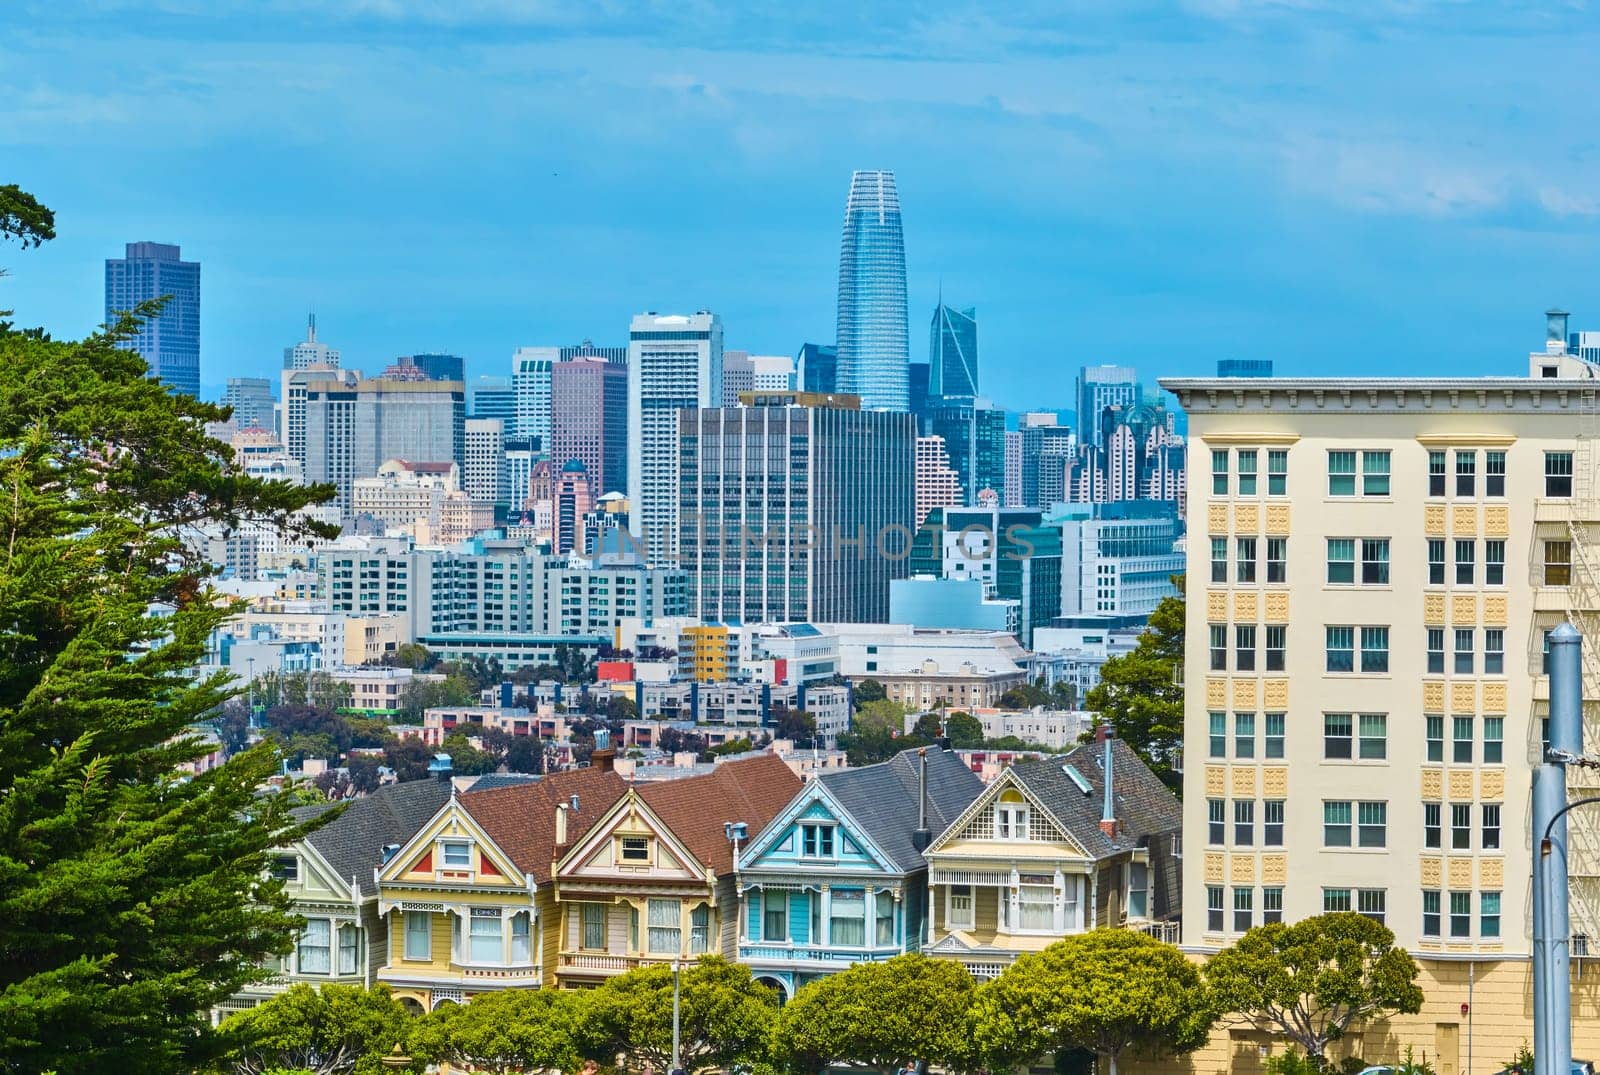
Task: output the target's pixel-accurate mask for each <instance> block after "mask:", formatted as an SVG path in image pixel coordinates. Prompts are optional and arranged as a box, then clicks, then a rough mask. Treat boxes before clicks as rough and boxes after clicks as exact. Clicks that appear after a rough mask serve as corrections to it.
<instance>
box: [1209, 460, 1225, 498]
mask: <svg viewBox="0 0 1600 1075" xmlns="http://www.w3.org/2000/svg"><path fill="white" fill-rule="evenodd" d="M1211 495H1212V496H1227V495H1228V450H1227V449H1226V448H1224V449H1222V450H1221V451H1213V452H1212V453H1211Z"/></svg>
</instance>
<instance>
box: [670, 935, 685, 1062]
mask: <svg viewBox="0 0 1600 1075" xmlns="http://www.w3.org/2000/svg"><path fill="white" fill-rule="evenodd" d="M679 967H680V964H679V963H678V961H677V960H676V959H674V960H673V961H672V1073H673V1075H676V1073H677V1071H678V1069H679V1068H681V1067H682V1066H683V1059H682V1058H683V1049H682V1038H681V1037H680V1031H679V1029H678V1028H679V1022H678V971H679Z"/></svg>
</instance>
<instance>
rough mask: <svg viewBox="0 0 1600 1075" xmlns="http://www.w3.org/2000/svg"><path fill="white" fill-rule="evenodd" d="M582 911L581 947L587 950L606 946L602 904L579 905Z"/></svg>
mask: <svg viewBox="0 0 1600 1075" xmlns="http://www.w3.org/2000/svg"><path fill="white" fill-rule="evenodd" d="M579 906H580V907H582V908H583V910H582V919H583V922H582V925H583V945H582V947H584V948H589V949H603V948H605V946H606V906H605V904H603V903H584V904H580V905H579Z"/></svg>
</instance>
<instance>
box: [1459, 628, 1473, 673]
mask: <svg viewBox="0 0 1600 1075" xmlns="http://www.w3.org/2000/svg"><path fill="white" fill-rule="evenodd" d="M1476 634H1477V632H1476V631H1474V630H1473V629H1472V628H1471V627H1457V628H1456V662H1455V669H1456V675H1458V676H1470V675H1472V667H1473V665H1474V664H1475V663H1476V653H1475V652H1474V636H1475V635H1476Z"/></svg>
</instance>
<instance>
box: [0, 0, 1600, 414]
mask: <svg viewBox="0 0 1600 1075" xmlns="http://www.w3.org/2000/svg"><path fill="white" fill-rule="evenodd" d="M5 8H6V17H5V21H6V31H5V33H4V34H3V35H0V182H17V183H20V184H22V185H23V186H24V187H25V188H27V189H30V190H32V191H34V192H35V193H37V194H38V195H39V196H40V197H41V198H43V199H44V200H45V201H46V202H47V203H48V204H50V205H52V206H53V207H54V208H55V210H56V211H57V220H58V230H59V232H60V238H59V239H58V240H57V241H56V242H55V243H52V244H50V245H48V246H47V247H45V248H44V249H42V250H39V251H29V252H20V251H18V250H17V249H16V248H15V247H6V248H0V266H5V267H6V268H8V269H9V270H10V274H11V275H10V276H9V278H7V279H5V280H4V281H0V306H10V307H14V308H15V309H16V310H17V314H18V319H19V320H21V321H23V322H25V323H30V324H44V325H46V326H47V327H49V328H50V329H51V330H52V331H54V332H55V333H56V334H57V335H68V334H76V333H82V332H85V331H88V330H89V329H91V328H92V327H93V326H94V325H95V324H96V323H97V322H98V321H99V319H100V316H101V303H102V293H101V292H102V272H103V269H102V260H103V259H104V258H105V257H107V256H112V255H117V254H119V253H120V251H121V244H122V243H123V242H126V241H128V240H136V239H153V240H158V241H165V242H177V243H180V244H182V246H183V249H184V253H185V256H187V257H197V258H199V259H200V260H201V261H202V262H203V263H204V280H203V293H204V313H203V341H202V364H203V368H202V379H203V380H204V381H205V382H206V383H207V384H220V383H221V381H222V380H223V378H224V377H226V376H228V375H230V374H242V373H267V372H270V371H273V370H275V369H276V368H277V367H278V365H279V363H280V359H281V354H282V348H283V347H284V346H285V345H287V344H289V343H292V342H293V341H294V340H296V339H298V338H299V336H300V334H301V332H302V329H303V325H304V319H305V313H306V310H307V308H308V307H310V306H313V305H314V306H315V308H316V311H317V319H318V325H319V328H320V330H321V336H322V338H323V339H324V340H326V341H328V342H330V343H333V344H334V345H336V346H340V347H342V348H343V349H344V351H345V355H346V360H347V362H348V363H351V364H354V365H357V366H360V367H362V368H367V369H376V368H380V367H381V366H383V365H384V364H386V363H387V362H388V361H389V360H391V359H392V358H393V356H395V355H399V354H409V353H412V352H414V351H430V350H441V351H454V352H456V353H459V354H464V355H466V356H467V357H468V360H469V370H470V371H471V372H472V373H473V374H476V373H504V372H507V369H508V366H509V356H510V354H511V351H512V349H513V348H514V347H515V346H517V345H519V344H545V343H565V342H572V341H576V340H577V339H580V338H582V337H585V336H587V337H591V338H593V339H594V340H595V341H596V342H599V343H620V342H622V341H623V340H624V339H625V334H626V328H627V322H628V318H629V316H630V315H631V314H632V313H634V312H636V311H639V310H644V309H654V310H660V311H668V310H688V309H696V308H700V307H709V308H711V309H714V310H717V311H719V312H720V313H721V314H722V315H723V318H724V321H725V323H726V326H727V342H728V346H729V347H739V348H744V349H747V350H750V351H755V352H763V353H774V352H788V353H792V352H793V351H794V350H795V349H796V348H797V347H798V345H799V344H800V343H801V342H802V341H805V340H821V341H828V340H831V339H832V338H833V332H834V291H835V284H836V273H837V264H838V243H839V226H840V222H841V218H842V215H843V204H844V197H845V192H846V189H847V187H848V183H849V175H850V171H851V169H852V168H876V167H888V168H892V169H894V170H895V171H896V172H897V173H898V177H899V186H900V194H901V200H902V204H903V206H904V209H905V230H906V254H907V262H908V267H909V277H910V281H909V282H910V294H911V338H912V348H913V352H912V353H913V358H925V357H926V349H927V342H926V341H927V324H928V319H929V317H930V315H931V312H932V307H933V304H934V301H935V297H936V295H937V294H938V289H939V287H940V286H941V282H942V286H943V290H944V295H945V297H946V299H947V300H949V301H952V302H953V303H958V304H961V305H968V304H971V305H976V306H977V308H978V317H979V326H980V351H981V361H982V377H983V380H984V387H985V388H986V390H987V391H988V392H989V394H991V395H992V396H994V397H995V398H996V399H997V400H998V401H1000V402H1001V403H1003V404H1005V405H1007V406H1011V407H1015V408H1022V407H1032V406H1041V405H1044V404H1047V403H1051V404H1055V405H1059V406H1068V405H1070V396H1071V387H1070V383H1071V377H1072V374H1073V372H1074V371H1075V370H1076V368H1077V367H1078V366H1080V365H1083V364H1086V363H1098V362H1127V363H1133V364H1136V365H1138V366H1139V367H1140V368H1141V370H1142V371H1144V372H1146V373H1147V374H1149V375H1156V374H1203V373H1208V372H1210V371H1211V370H1212V369H1213V368H1214V363H1215V361H1216V359H1218V358H1223V357H1268V358H1273V359H1275V360H1276V361H1277V363H1278V369H1279V371H1280V372H1281V373H1287V374H1315V373H1334V372H1337V373H1354V374H1380V373H1409V374H1427V373H1436V372H1441V371H1445V370H1448V371H1451V372H1458V373H1466V374H1488V373H1506V372H1520V371H1521V370H1522V368H1523V364H1524V362H1525V357H1524V356H1525V355H1526V353H1527V351H1528V350H1529V349H1530V348H1531V347H1533V346H1535V345H1538V344H1539V343H1540V341H1541V339H1542V319H1541V317H1540V314H1541V312H1542V311H1543V310H1544V308H1545V307H1546V306H1548V305H1550V304H1551V303H1561V304H1564V305H1566V306H1567V307H1568V308H1569V309H1571V310H1573V311H1574V314H1575V318H1574V324H1575V327H1596V328H1600V274H1597V273H1596V271H1595V266H1596V262H1597V257H1596V255H1597V253H1600V141H1597V139H1600V133H1597V132H1600V103H1597V99H1600V94H1597V93H1596V92H1595V90H1594V86H1593V78H1592V72H1593V70H1594V63H1595V59H1594V58H1595V56H1596V55H1600V16H1597V14H1596V12H1594V11H1592V10H1590V9H1589V8H1588V7H1587V6H1586V5H1584V4H1557V3H1529V4H1521V3H1482V4H1467V3H1437V4H1434V3H1423V2H1421V0H1366V2H1350V3H1343V2H1331V0H1330V2H1318V0H1279V2H1254V0H1193V2H1188V3H1173V4H1153V3H1144V2H1140V0H1120V2H1113V0H1108V2H1104V3H1089V4H1062V3H1029V2H1019V3H1013V4H1006V5H1001V4H992V3H990V4H981V3H974V4H939V3H936V2H932V0H928V2H915V3H901V2H888V3H873V4H867V5H859V4H838V5H834V4H828V3H818V4H811V5H778V4H765V3H760V4H758V3H743V4H741V3H724V2H720V0H673V2H669V3H660V4H622V3H616V2H608V0H602V2H599V3H593V2H591V3H573V4H568V3H564V2H559V0H258V2H251V3H243V2H236V3H229V2H225V0H157V2H140V3H134V2H131V0H127V2H123V0H48V2H35V0H8V2H7V3H6V4H5ZM1002 9H1005V10H1002Z"/></svg>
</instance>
